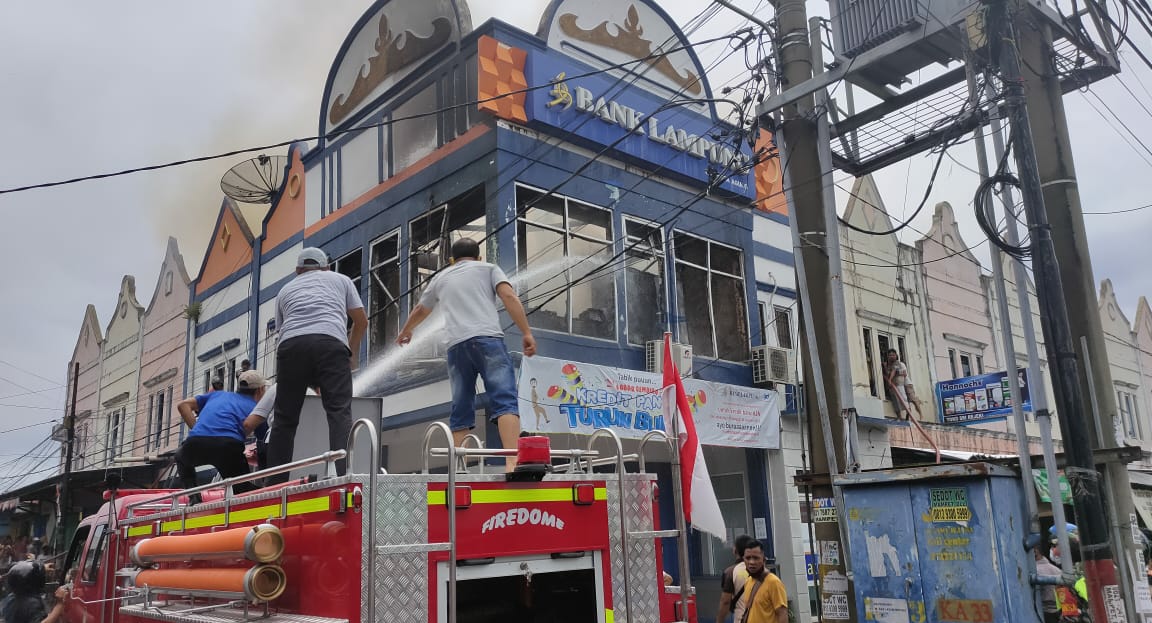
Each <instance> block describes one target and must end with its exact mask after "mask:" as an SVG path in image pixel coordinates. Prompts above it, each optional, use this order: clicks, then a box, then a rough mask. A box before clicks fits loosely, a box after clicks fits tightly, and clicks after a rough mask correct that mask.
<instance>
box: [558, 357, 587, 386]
mask: <svg viewBox="0 0 1152 623" xmlns="http://www.w3.org/2000/svg"><path fill="white" fill-rule="evenodd" d="M560 373H561V374H563V375H564V378H565V379H567V381H568V385H569V386H571V389H572V391H573V392H579V391H580V388H581V387H584V379H582V378H580V368H577V367H576V366H575V365H574V364H571V363H569V364H565V366H564V367H563V368H561V369H560Z"/></svg>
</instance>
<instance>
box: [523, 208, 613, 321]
mask: <svg viewBox="0 0 1152 623" xmlns="http://www.w3.org/2000/svg"><path fill="white" fill-rule="evenodd" d="M516 205H517V209H518V212H519V213H520V214H521V215H522V216H521V217H520V219H519V223H518V228H517V238H518V245H517V246H518V248H519V254H520V257H519V258H518V260H519V264H520V271H521V272H522V273H523V274H525V275H527V276H528V277H527V278H526V279H525V280H524V281H523V282H522V283H520V284H519V287H520V298H521V300H522V301H523V302H524V307H525V308H527V310H528V311H529V313H531V314H532V320H531V322H532V324H533V326H536V327H539V328H541V329H549V330H552V331H562V332H564V333H572V334H575V335H584V336H588V337H596V338H603V339H611V340H614V339H616V280H615V277H614V275H615V273H616V271H615V270H612V267H611V266H609V263H610V262H611V261H612V260H613V259H614V258H613V254H612V248H613V235H614V234H613V226H612V212H610V211H608V210H605V209H603V208H599V207H596V206H593V205H590V204H587V203H582V202H579V201H576V200H574V199H569V198H567V197H563V196H560V195H556V194H554V193H553V194H548V195H545V194H544V193H542V192H539V191H536V190H532V189H529V188H525V187H523V186H517V187H516Z"/></svg>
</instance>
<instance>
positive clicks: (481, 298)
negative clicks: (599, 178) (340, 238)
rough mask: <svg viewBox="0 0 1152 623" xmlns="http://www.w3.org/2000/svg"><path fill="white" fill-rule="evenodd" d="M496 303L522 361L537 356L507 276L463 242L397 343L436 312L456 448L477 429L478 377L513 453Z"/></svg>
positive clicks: (516, 420)
mask: <svg viewBox="0 0 1152 623" xmlns="http://www.w3.org/2000/svg"><path fill="white" fill-rule="evenodd" d="M497 301H500V302H501V303H503V304H504V309H505V310H507V311H508V315H509V316H511V318H512V321H513V322H514V323H516V326H517V327H518V328H519V329H520V334H521V335H522V341H523V347H524V356H525V357H531V356H533V355H535V354H536V339H535V338H534V337H532V328H531V327H529V326H528V315H527V314H525V313H524V305H523V304H522V303H521V302H520V298H519V297H518V296H516V290H515V289H513V288H512V283H511V282H510V281H508V275H505V274H504V271H502V270H500V268H499V267H498V266H495V265H493V264H489V263H487V262H483V261H481V260H480V244H479V243H477V242H476V241H475V240H472V239H470V238H461V239H459V240H457V241H456V242H454V243H452V265H451V266H449V267H448V268H446V269H444V270H443V271H441V272H440V273H439V274H437V275H436V276H435V277H433V278H432V281H431V283H429V284H428V288H427V289H425V290H424V294H423V296H421V297H420V303H419V304H418V305H417V306H416V307H415V308H413V309H412V312H411V313H410V314H408V322H406V323H405V324H404V328H403V329H401V330H400V334H399V336H398V337H397V338H396V343H397V344H400V345H401V346H403V345H406V344H408V343H409V342H411V341H412V331H414V330H415V329H416V327H418V326H419V325H420V323H422V322H424V320H425V319H426V318H428V316H429V315H430V314H431V313H432V310H433V309H436V308H437V307H439V308H440V310H441V313H442V314H443V315H444V332H445V334H446V335H447V337H448V380H449V383H450V385H451V387H452V414H451V416H450V418H449V428H451V429H452V437H453V440H454V442H455V444H456V445H457V446H460V445H461V444H462V443H463V442H464V437H466V436H467V435H468V431H470V430H472V429H473V428H475V427H476V405H475V400H476V377H477V376H479V377H480V378H481V379H483V380H484V392H485V394H486V395H487V396H488V414H489V419H490V420H491V421H493V422H495V423H496V426H497V428H499V430H500V442H501V445H502V446H503V447H504V448H515V447H516V439H517V438H518V437H519V436H520V413H519V411H518V404H517V392H516V373H515V370H514V369H513V368H512V359H511V358H510V357H509V356H508V348H507V347H506V346H505V345H504V329H503V328H501V326H500V315H499V310H498V309H497V307H496V303H497ZM277 417H279V416H277ZM515 467H516V459H515V458H512V457H509V458H507V459H506V460H505V468H506V469H507V470H508V471H512V470H513V469H514V468H515Z"/></svg>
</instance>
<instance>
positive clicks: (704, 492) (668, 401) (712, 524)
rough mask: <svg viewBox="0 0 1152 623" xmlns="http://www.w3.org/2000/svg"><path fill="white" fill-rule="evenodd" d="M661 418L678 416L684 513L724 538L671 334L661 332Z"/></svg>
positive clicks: (669, 419) (698, 525)
mask: <svg viewBox="0 0 1152 623" xmlns="http://www.w3.org/2000/svg"><path fill="white" fill-rule="evenodd" d="M663 391H664V396H663V405H664V421H665V422H672V421H673V419H672V418H679V419H678V422H679V430H680V438H679V439H678V440H677V441H679V444H680V483H681V487H682V489H683V492H684V517H685V518H686V519H687V521H688V523H689V524H690V525H692V526H695V527H696V529H697V530H701V531H704V532H708V533H710V534H713V535H715V536H716V537H717V538H719V539H720V540H726V539H727V538H728V537H727V534H726V532H725V530H724V517H722V516H721V515H720V503H719V502H717V501H716V491H714V490H713V489H712V479H711V478H710V477H709V476H708V466H707V465H706V464H705V463H704V448H702V447H701V446H700V438H699V437H697V436H696V423H695V422H693V421H692V408H691V407H690V406H689V405H688V396H687V395H686V394H685V393H684V383H683V382H682V381H681V380H680V371H679V370H677V369H676V363H675V362H674V361H672V337H671V336H670V335H668V334H665V335H664V390H663Z"/></svg>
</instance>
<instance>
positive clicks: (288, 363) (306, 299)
mask: <svg viewBox="0 0 1152 623" xmlns="http://www.w3.org/2000/svg"><path fill="white" fill-rule="evenodd" d="M349 319H351V320H352V329H351V331H349V329H348V320H349ZM276 328H277V330H278V331H279V333H280V345H279V347H278V348H277V349H276V381H277V382H276V385H277V391H276V408H275V414H276V417H275V418H274V419H273V423H272V432H271V434H270V435H269V437H268V467H276V466H279V465H283V464H285V463H288V462H290V461H291V460H292V455H293V453H294V450H295V442H296V427H297V426H298V425H299V423H300V409H301V408H302V407H303V405H304V395H305V393H306V392H307V391H308V388H309V387H312V386H319V387H320V390H321V391H320V401H321V403H322V404H323V405H324V412H325V413H326V414H327V416H328V444H329V447H330V449H332V450H347V446H348V432H349V430H351V428H352V370H354V369H355V368H356V367H358V366H359V359H358V357H359V353H360V341H361V340H362V339H363V338H364V332H365V331H366V330H367V328H368V316H367V315H366V314H365V313H364V303H362V302H361V300H360V293H359V292H358V291H357V289H356V285H355V284H354V283H352V280H351V279H349V278H348V277H347V276H346V275H342V274H340V273H336V272H331V271H329V270H328V256H327V255H326V254H325V253H324V252H323V251H321V250H320V249H317V248H312V247H310V248H306V249H304V250H303V251H301V252H300V255H299V257H298V258H297V260H296V278H295V279H293V280H292V281H289V282H288V284H287V285H285V286H284V288H283V289H281V290H280V294H279V296H277V297H276ZM346 465H347V462H346V461H343V460H342V461H337V463H336V471H337V472H338V473H340V474H344V472H345V468H346ZM287 480H288V474H280V475H279V476H274V477H272V478H270V479H269V481H268V484H276V483H280V482H286V481H287Z"/></svg>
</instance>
